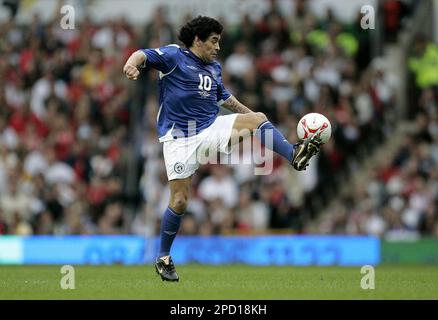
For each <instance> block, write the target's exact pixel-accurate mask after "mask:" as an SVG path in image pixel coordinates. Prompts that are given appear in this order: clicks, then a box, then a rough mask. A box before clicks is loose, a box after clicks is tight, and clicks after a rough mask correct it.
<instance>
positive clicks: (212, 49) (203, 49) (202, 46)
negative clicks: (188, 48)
mask: <svg viewBox="0 0 438 320" xmlns="http://www.w3.org/2000/svg"><path fill="white" fill-rule="evenodd" d="M220 39H221V36H220V35H219V34H216V33H212V34H211V35H210V36H209V37H208V38H207V39H206V40H205V41H201V40H200V39H199V38H198V37H196V38H195V41H196V43H197V46H198V52H199V54H200V56H201V59H202V60H204V61H205V62H212V61H213V60H215V59H216V58H217V54H218V52H219V50H220V47H219V41H220Z"/></svg>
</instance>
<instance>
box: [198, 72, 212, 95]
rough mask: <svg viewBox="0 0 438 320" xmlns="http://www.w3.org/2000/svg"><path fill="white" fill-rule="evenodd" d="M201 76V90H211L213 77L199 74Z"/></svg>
mask: <svg viewBox="0 0 438 320" xmlns="http://www.w3.org/2000/svg"><path fill="white" fill-rule="evenodd" d="M198 76H199V80H200V82H199V86H198V88H199V89H200V90H205V91H210V90H211V78H210V77H209V76H203V75H202V74H198Z"/></svg>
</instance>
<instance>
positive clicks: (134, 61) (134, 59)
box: [123, 50, 146, 80]
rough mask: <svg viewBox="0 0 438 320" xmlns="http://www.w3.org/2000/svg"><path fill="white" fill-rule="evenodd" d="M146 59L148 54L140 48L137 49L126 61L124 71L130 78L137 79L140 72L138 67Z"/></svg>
mask: <svg viewBox="0 0 438 320" xmlns="http://www.w3.org/2000/svg"><path fill="white" fill-rule="evenodd" d="M145 61H146V55H145V54H144V53H143V52H141V51H140V50H138V51H135V52H134V53H133V54H131V56H130V57H129V59H128V60H127V61H126V63H125V65H124V67H123V73H124V74H125V75H126V77H127V78H128V79H129V80H137V79H138V76H139V74H140V71H139V70H138V67H139V66H141V65H143V64H144V62H145Z"/></svg>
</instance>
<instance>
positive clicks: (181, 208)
mask: <svg viewBox="0 0 438 320" xmlns="http://www.w3.org/2000/svg"><path fill="white" fill-rule="evenodd" d="M187 202H188V201H187V195H185V194H183V193H178V194H176V195H175V196H174V197H173V199H172V200H171V203H170V207H171V208H172V209H173V210H174V211H175V212H177V213H181V214H182V213H184V212H185V211H186V208H187Z"/></svg>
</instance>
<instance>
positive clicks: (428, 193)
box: [0, 0, 438, 237]
mask: <svg viewBox="0 0 438 320" xmlns="http://www.w3.org/2000/svg"><path fill="white" fill-rule="evenodd" d="M291 2H293V4H294V8H295V10H294V12H293V14H285V13H284V12H282V11H281V10H280V9H279V7H278V6H277V2H276V1H273V0H271V1H269V6H268V10H266V12H265V13H264V15H263V16H262V17H260V18H258V19H253V18H251V17H250V16H249V15H243V16H242V17H241V19H240V22H239V23H238V24H227V21H226V19H224V18H223V17H216V18H218V19H220V20H221V21H222V22H223V23H224V26H225V28H224V34H223V35H222V40H221V52H220V57H219V60H220V62H221V63H222V67H223V80H224V83H225V85H226V87H227V88H228V89H229V90H230V91H231V92H232V93H233V94H234V95H235V96H236V97H237V98H238V99H239V100H240V101H241V102H243V103H244V104H246V105H247V106H249V107H250V108H251V109H252V110H254V111H260V112H264V113H265V114H266V115H267V116H268V118H269V119H270V120H271V121H272V122H273V123H275V124H276V125H277V126H278V128H279V129H280V130H281V131H282V132H283V133H284V134H285V135H286V136H287V137H288V138H289V140H290V141H297V136H296V125H297V121H298V120H299V119H300V117H301V116H303V115H304V114H306V113H308V112H312V111H314V112H320V113H323V114H325V115H326V116H327V117H328V118H329V119H330V121H331V123H332V128H333V135H332V139H331V140H330V141H329V143H328V144H327V145H325V146H324V147H323V149H322V151H321V153H320V154H319V155H318V157H317V158H316V159H315V160H314V161H312V163H311V165H310V166H309V168H308V170H307V171H305V172H296V171H294V170H293V169H292V167H291V166H290V165H289V164H288V163H287V162H286V161H284V160H283V159H282V158H280V157H277V156H274V170H273V172H272V174H270V175H254V165H251V164H237V165H213V164H212V165H206V166H202V167H201V168H200V169H199V171H198V172H197V173H196V174H195V175H194V177H193V183H192V187H193V188H192V192H191V200H190V202H189V206H188V210H187V213H186V214H185V218H184V220H183V224H182V227H181V234H203V235H212V234H226V235H228V234H253V233H280V232H284V233H319V234H321V233H327V234H338V233H339V234H375V235H378V236H385V237H397V236H418V235H435V236H437V235H438V209H437V208H438V185H437V182H438V179H437V178H438V169H437V168H438V166H437V164H438V113H437V90H436V89H437V85H438V79H437V76H436V75H438V71H437V69H436V66H435V65H438V64H437V63H436V61H438V49H437V46H436V44H434V43H433V42H430V41H429V40H428V39H427V38H426V37H422V36H418V37H417V41H416V45H415V46H414V47H413V48H412V52H411V53H410V59H409V64H408V65H407V66H406V68H407V70H408V71H409V74H410V78H409V79H410V81H409V90H410V91H409V92H410V93H412V94H410V95H409V97H410V101H409V108H408V110H407V112H406V113H405V114H401V113H399V112H397V109H396V107H395V104H396V89H397V85H398V79H397V78H396V77H395V76H394V75H393V74H391V72H390V70H388V68H387V66H386V64H385V63H384V62H382V60H379V59H378V56H379V54H381V53H382V49H381V48H382V47H384V46H385V45H389V44H393V43H396V42H397V39H398V37H397V35H398V32H399V31H400V30H402V29H403V27H404V24H405V22H406V21H408V20H409V17H410V16H412V15H413V14H414V13H415V10H416V2H415V1H397V0H387V1H382V2H381V10H380V11H379V12H380V16H379V17H380V18H379V19H380V20H379V21H380V23H381V24H380V28H381V29H380V30H381V31H379V32H380V35H381V39H380V43H379V44H378V45H376V43H374V40H373V38H372V37H371V35H372V33H371V32H377V30H376V31H371V30H364V29H362V28H361V26H360V21H361V18H362V17H363V14H361V13H360V12H359V11H358V13H357V18H356V19H354V21H351V22H349V23H345V22H341V21H340V20H339V19H338V18H337V14H336V12H334V11H332V10H330V9H327V11H326V14H325V16H324V17H316V16H315V15H314V14H312V12H311V11H310V10H309V9H308V3H309V1H305V0H291ZM60 3H61V2H60ZM6 8H7V7H6V6H4V7H3V8H2V9H1V10H6ZM166 9H167V8H165V7H159V8H157V9H156V12H154V14H153V18H152V19H151V20H150V21H145V22H144V25H134V24H133V23H130V22H129V21H128V20H127V19H126V18H124V17H120V18H117V19H108V20H107V21H104V22H99V23H98V22H96V21H94V20H93V19H92V18H91V17H89V16H86V17H85V19H83V20H82V21H78V22H76V26H75V29H74V30H63V29H61V28H60V27H59V23H58V22H59V21H58V20H59V16H58V15H57V13H58V12H59V9H58V10H57V11H56V12H55V14H54V17H53V19H52V20H51V21H48V22H47V21H45V22H42V20H41V19H40V17H39V16H38V15H37V14H35V15H34V16H33V19H32V22H31V23H29V24H25V25H23V24H19V23H18V22H17V21H16V20H15V19H14V14H13V10H12V13H11V15H10V18H9V19H7V21H3V22H0V234H16V235H31V234H55V235H65V234H139V235H154V234H156V232H157V230H158V227H159V224H160V219H161V215H162V214H163V212H164V210H165V208H166V207H167V204H168V199H169V190H168V187H167V176H166V172H165V167H164V160H163V156H162V151H161V145H160V144H159V142H158V139H157V134H156V130H155V121H156V115H157V111H158V106H157V102H158V101H157V100H158V99H157V94H158V91H157V78H158V76H157V72H155V71H153V70H143V71H142V75H141V77H140V79H139V81H138V82H135V83H134V82H130V81H129V80H127V79H125V78H124V76H123V74H122V67H123V65H124V63H125V61H126V60H127V58H128V57H129V55H130V54H131V53H133V52H134V51H136V50H137V49H139V48H156V47H159V46H162V45H166V44H169V43H178V42H177V38H176V35H177V32H178V28H179V25H176V24H172V23H171V22H170V21H169V19H168V17H167V10H166ZM193 17H194V16H193V15H192V14H191V13H188V14H187V15H186V16H185V18H184V19H183V20H184V21H185V20H187V19H190V18H193ZM184 21H181V23H183V22H184ZM379 48H380V49H379ZM433 68H435V69H433ZM431 70H432V71H431ZM433 71H434V72H433ZM222 112H226V111H225V110H223V111H222ZM400 123H403V124H404V126H403V128H404V130H402V134H398V131H397V130H396V129H397V128H399V124H400ZM396 132H397V135H395V133H396ZM385 143H389V144H391V143H394V144H396V143H397V146H396V147H395V148H394V150H393V152H391V153H389V152H388V153H387V154H386V156H385V157H384V158H383V159H382V161H378V162H376V163H373V165H372V166H371V168H369V169H366V168H365V166H364V165H363V163H364V161H366V160H367V158H368V157H369V156H370V155H371V154H372V153H373V152H374V151H375V150H377V149H378V148H381V147H382V145H384V144H385ZM241 156H242V157H244V158H245V157H251V155H250V154H242V155H241ZM364 170H367V171H365V172H364V173H365V175H366V176H367V183H365V184H361V185H358V186H356V185H354V186H353V185H352V187H351V188H350V190H349V193H348V194H347V195H346V194H341V193H339V192H338V191H339V190H340V188H342V187H343V183H345V181H348V179H349V178H350V177H351V176H352V175H353V174H354V173H355V172H356V171H364ZM329 204H330V210H328V212H324V214H322V211H323V209H325V208H328V206H329ZM325 211H327V210H325Z"/></svg>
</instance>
